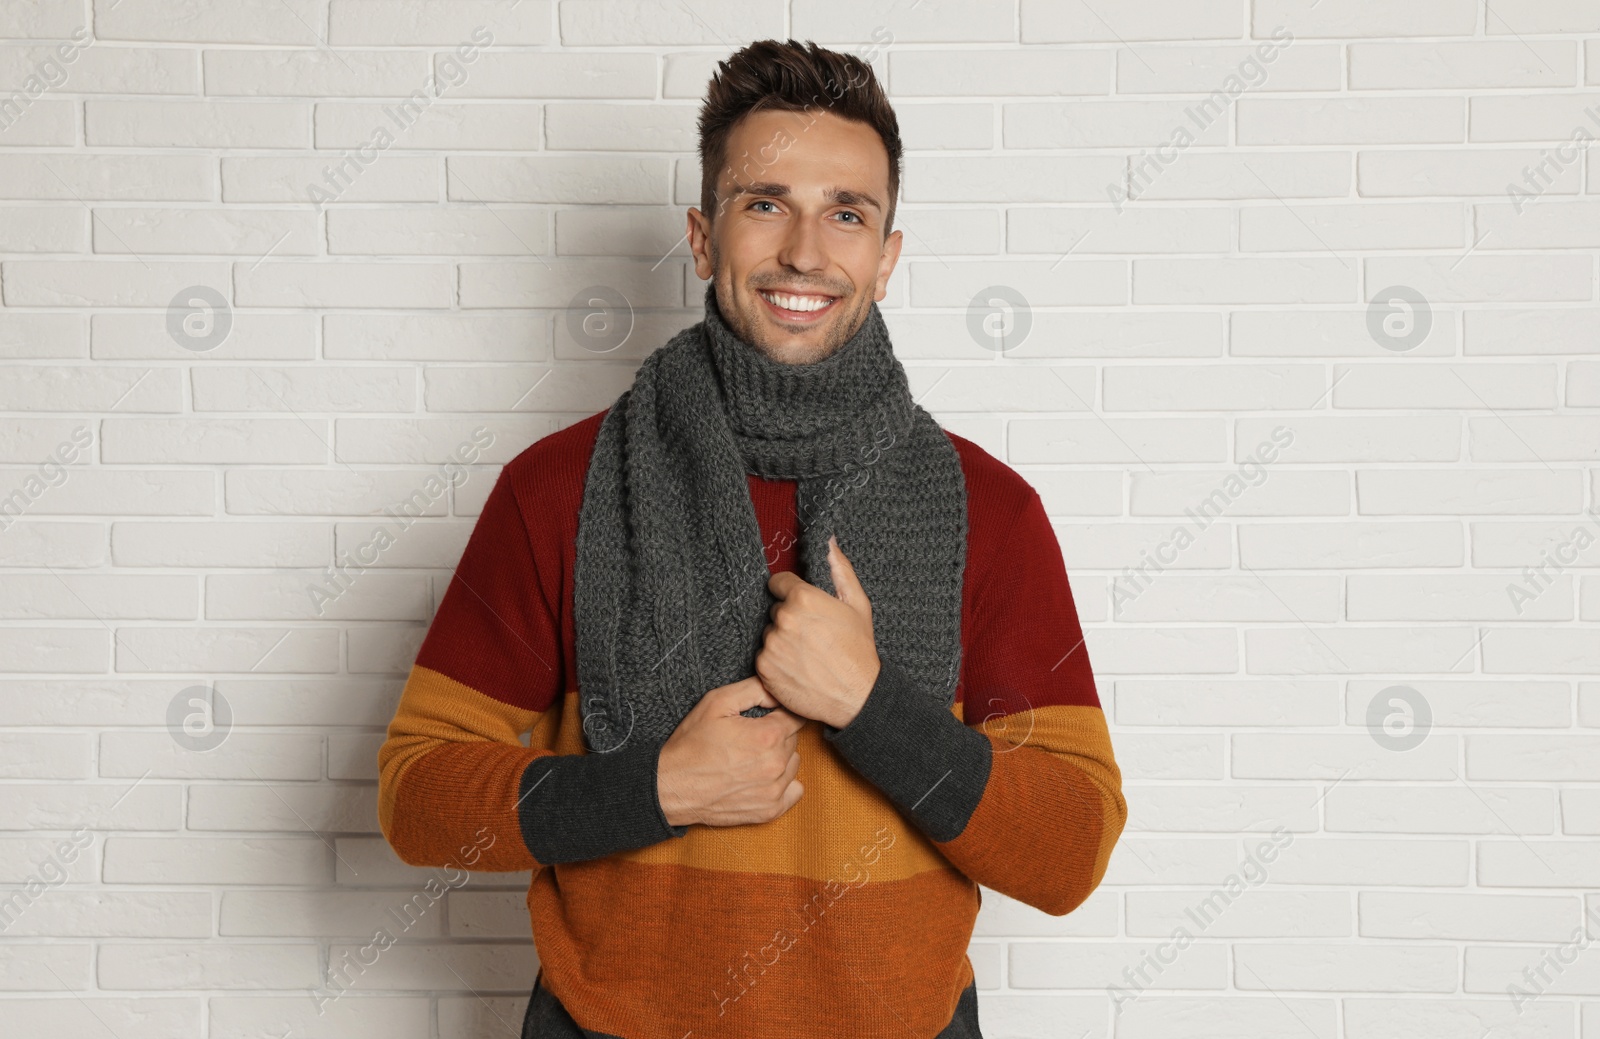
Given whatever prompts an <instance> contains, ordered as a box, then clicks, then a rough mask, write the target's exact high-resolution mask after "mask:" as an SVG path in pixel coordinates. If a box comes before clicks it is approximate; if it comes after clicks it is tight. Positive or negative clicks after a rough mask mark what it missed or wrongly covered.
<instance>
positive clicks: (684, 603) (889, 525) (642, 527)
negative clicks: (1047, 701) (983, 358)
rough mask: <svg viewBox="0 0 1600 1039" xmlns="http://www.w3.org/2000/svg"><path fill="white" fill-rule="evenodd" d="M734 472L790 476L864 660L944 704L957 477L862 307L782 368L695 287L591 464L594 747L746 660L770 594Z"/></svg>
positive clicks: (645, 731)
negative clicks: (695, 312) (854, 596)
mask: <svg viewBox="0 0 1600 1039" xmlns="http://www.w3.org/2000/svg"><path fill="white" fill-rule="evenodd" d="M747 474H755V475H757V476H761V477H765V478H768V479H786V480H795V481H797V483H798V487H797V490H796V507H797V509H798V512H799V517H800V557H801V562H802V571H803V574H802V576H804V578H805V579H806V580H807V581H809V582H810V583H811V584H814V585H816V586H817V587H819V588H822V589H823V590H824V591H828V592H830V593H831V592H833V591H834V587H833V581H832V576H831V573H830V570H829V566H828V538H829V536H830V535H833V536H836V537H837V539H838V543H839V547H840V549H841V550H842V551H843V552H844V554H845V555H846V556H847V557H848V558H849V559H850V561H851V564H852V565H853V566H854V568H855V571H856V575H857V577H858V578H859V579H860V581H861V585H862V587H863V589H865V591H866V592H867V596H868V598H869V599H870V600H871V602H872V623H873V634H874V636H875V639H876V642H877V647H878V652H879V655H880V658H882V659H883V660H885V661H892V662H893V663H894V664H895V665H897V666H898V667H899V668H900V670H901V671H902V672H903V673H904V675H905V676H906V678H907V679H908V681H909V682H910V683H911V685H912V687H913V688H915V689H917V690H918V691H919V692H920V693H921V694H922V695H926V696H927V697H929V698H931V699H932V700H933V702H935V703H936V704H938V705H939V706H941V707H946V708H947V707H949V705H950V704H951V703H953V702H954V700H955V686H956V680H957V678H958V673H959V667H960V661H961V584H962V573H963V570H964V568H965V564H966V543H967V501H966V484H965V481H964V479H963V477H962V472H961V462H960V459H959V458H958V457H957V455H956V451H955V448H954V447H953V446H952V445H951V443H950V440H949V438H948V437H947V436H946V435H945V433H944V430H942V429H941V428H940V427H939V425H938V423H937V422H935V421H934V419H933V417H932V416H931V415H929V414H928V412H927V411H925V410H924V409H923V408H921V407H919V406H918V405H917V404H916V403H915V402H914V401H913V400H912V399H911V391H910V387H909V385H908V383H907V380H906V374H905V369H904V368H903V367H902V365H901V364H900V362H899V360H898V359H897V358H896V357H895V356H894V351H893V347H892V345H891V343H890V340H889V333H888V329H887V328H886V327H885V325H884V322H883V315H882V314H881V313H880V312H879V310H878V305H877V304H876V303H873V304H871V305H870V307H869V308H868V311H867V315H866V318H865V319H864V320H863V322H862V324H861V327H860V328H859V329H858V330H857V331H856V332H855V333H854V334H853V335H852V336H851V337H850V339H848V340H847V341H846V342H845V343H844V344H842V345H841V346H840V347H839V348H838V349H837V350H835V351H834V352H833V353H832V354H830V355H828V356H827V357H826V358H824V359H822V360H820V361H816V362H814V363H810V364H798V365H790V364H784V363H782V362H779V361H775V360H772V359H771V358H769V357H767V356H766V355H765V354H763V353H762V352H761V351H760V350H758V349H756V348H755V347H753V346H751V345H750V344H749V343H746V342H744V341H742V340H741V339H740V338H739V337H738V336H737V335H736V334H735V333H734V332H733V330H732V329H731V328H729V327H728V325H727V323H726V322H725V320H724V319H723V316H722V314H721V311H720V309H719V308H718V305H717V300H716V293H715V291H714V288H713V286H711V285H708V286H707V289H706V295H705V318H704V320H702V321H701V322H699V323H697V324H695V325H692V326H690V327H689V328H686V329H684V330H683V331H682V332H680V333H679V334H678V335H676V336H674V337H673V338H672V339H671V340H670V341H669V342H668V343H667V344H666V345H665V346H663V347H661V348H660V349H658V350H656V351H654V352H653V353H651V354H650V356H649V357H647V358H646V359H645V361H644V363H643V364H642V365H641V366H640V367H639V370H638V372H637V374H636V375H635V377H634V382H633V385H632V386H631V387H630V388H629V389H628V390H626V391H624V392H623V394H622V395H621V396H620V397H619V398H618V399H617V402H616V403H615V404H614V405H613V406H612V407H611V409H610V411H609V412H608V413H607V415H606V418H605V420H604V421H603V422H602V423H601V426H600V432H599V435H598V437H597V439H596V441H595V446H594V452H593V455H592V457H591V460H590V464H589V469H588V476H587V482H586V485H585V489H584V496H583V507H582V511H581V514H580V516H579V521H578V550H577V572H576V576H575V582H576V588H575V591H574V605H575V609H576V611H577V635H578V681H579V684H580V685H581V687H582V688H583V690H584V697H583V701H582V705H583V722H584V734H585V736H586V738H587V739H588V742H589V746H590V748H591V749H592V750H595V751H601V752H606V751H611V750H615V749H617V748H618V747H620V746H622V745H623V744H624V743H627V742H629V741H630V740H635V741H642V742H646V743H659V742H662V741H664V740H666V738H667V737H668V736H670V735H671V734H672V732H673V730H674V729H676V728H677V726H678V723H679V722H680V721H682V720H683V717H684V716H685V715H686V714H688V713H689V711H690V710H692V709H693V708H694V705H695V704H696V703H698V702H699V700H700V698H701V697H702V696H704V695H705V694H706V693H707V692H708V691H709V690H712V689H715V688H717V687H719V686H724V685H727V684H729V683H732V682H736V681H738V680H740V679H743V678H746V677H749V676H750V675H753V674H755V658H756V655H757V654H758V653H759V651H760V649H761V643H762V634H763V631H764V629H765V627H766V624H767V621H768V619H769V618H770V611H771V608H772V605H773V604H774V603H775V602H776V601H777V600H776V598H775V597H774V596H773V595H772V593H771V592H770V591H769V590H768V588H767V580H768V578H769V577H770V574H769V572H768V563H767V561H768V558H769V556H770V554H771V552H770V547H769V546H767V545H766V544H764V543H763V541H762V535H761V529H760V526H759V524H758V523H757V521H756V515H755V510H754V508H753V507H752V505H751V501H750V495H749V492H748V490H747V489H746V486H745V477H746V475H747ZM767 710H768V708H761V707H753V708H750V709H749V710H748V711H746V712H745V713H746V715H748V716H751V717H756V716H759V715H761V714H765V713H766V712H767Z"/></svg>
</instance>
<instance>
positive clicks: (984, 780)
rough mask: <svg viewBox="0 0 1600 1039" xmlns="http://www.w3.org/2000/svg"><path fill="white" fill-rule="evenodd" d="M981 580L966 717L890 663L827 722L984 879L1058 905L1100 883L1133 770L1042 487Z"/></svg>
mask: <svg viewBox="0 0 1600 1039" xmlns="http://www.w3.org/2000/svg"><path fill="white" fill-rule="evenodd" d="M1003 536H1004V537H1005V538H1006V541H1007V543H1006V544H1005V546H1004V550H1003V551H999V552H996V553H995V554H994V556H993V557H992V558H993V560H994V561H993V563H992V564H991V568H990V570H989V573H988V574H987V575H986V576H985V579H984V580H983V581H982V583H981V584H980V585H979V586H978V587H977V589H976V590H975V592H974V594H975V595H976V596H977V601H976V603H975V607H976V608H975V609H974V610H973V611H972V612H971V614H970V616H973V617H975V618H976V620H975V623H974V625H973V627H974V630H973V631H972V632H971V634H970V636H969V637H968V638H967V639H966V640H965V641H966V643H967V647H968V648H967V659H966V660H965V661H964V662H963V666H962V676H963V687H964V693H963V702H962V717H961V718H957V717H956V716H955V714H953V713H952V712H950V711H947V710H945V709H943V708H941V707H939V706H938V705H937V704H935V703H934V702H933V701H932V700H931V698H929V697H927V696H923V695H920V694H919V693H918V691H917V690H916V689H914V688H912V687H911V685H910V684H909V682H908V680H907V678H906V676H905V674H904V672H903V671H901V669H900V668H899V667H897V666H896V665H895V664H894V663H893V662H892V661H889V660H882V661H881V662H882V665H883V666H882V670H881V671H880V673H879V676H878V681H877V683H876V684H875V685H874V686H873V689H872V692H871V693H870V694H869V695H868V697H867V700H866V703H865V704H863V706H862V708H861V711H860V713H859V714H858V715H857V716H856V717H855V718H854V719H853V720H852V721H851V722H850V724H848V725H846V726H845V727H844V728H842V729H835V728H833V727H832V726H824V729H823V732H824V736H825V738H826V739H828V740H829V741H830V742H832V744H833V745H834V747H836V748H837V749H838V750H839V752H840V754H841V755H842V756H843V757H844V758H845V759H846V760H847V761H848V762H850V764H851V766H852V767H854V768H855V769H856V770H857V771H859V772H861V773H862V774H863V775H864V776H865V777H866V778H867V779H868V780H869V781H871V782H872V783H873V784H874V785H876V786H877V787H878V788H879V789H880V790H882V791H883V792H884V794H885V795H886V796H887V797H889V799H890V800H891V801H893V802H894V803H895V804H896V806H897V807H899V808H900V809H901V811H903V812H905V813H906V814H907V815H908V816H909V817H910V818H911V819H912V821H913V822H914V823H915V824H916V825H917V826H918V827H919V828H920V829H921V830H922V831H923V832H924V833H926V834H927V835H928V837H929V838H930V839H931V840H932V841H933V842H934V843H935V845H936V846H937V847H938V848H939V851H940V853H941V854H943V855H944V856H945V857H946V858H947V859H949V860H950V862H951V864H952V865H954V866H955V867H956V868H957V869H960V870H961V871H962V872H963V873H965V874H966V875H967V876H968V877H970V878H971V879H972V880H974V881H976V882H977V883H979V884H982V885H984V886H985V887H988V888H991V889H993V890H995V891H999V892H1001V893H1002V894H1005V895H1009V896H1010V897H1012V898H1016V899H1018V900H1020V901H1023V902H1026V903H1028V904H1029V905H1031V906H1034V907H1035V908H1037V909H1040V910H1043V911H1044V912H1046V913H1049V914H1051V915H1052V916H1061V915H1064V914H1066V913H1069V912H1071V911H1072V910H1073V909H1075V908H1077V907H1078V906H1079V905H1080V904H1082V902H1083V901H1084V899H1086V898H1088V897H1089V894H1090V893H1091V892H1092V891H1093V890H1094V889H1095V888H1096V887H1098V886H1099V884H1100V881H1101V879H1102V878H1103V877H1104V875H1105V871H1106V866H1107V864H1108V863H1109V861H1110V858H1111V850H1112V848H1113V846H1115V844H1116V842H1117V839H1118V837H1119V836H1120V835H1121V833H1122V829H1123V826H1124V824H1125V823H1126V821H1127V814H1128V809H1127V803H1126V801H1125V800H1124V798H1123V795H1122V776H1121V772H1120V770H1119V769H1118V767H1117V764H1116V760H1115V758H1114V756H1113V754H1112V749H1111V737H1110V732H1109V730H1108V728H1107V726H1106V721H1105V714H1104V712H1103V711H1102V710H1101V707H1100V701H1099V697H1098V696H1097V694H1096V692H1095V687H1094V674H1093V672H1092V670H1091V668H1090V665H1089V653H1088V649H1087V648H1086V646H1085V645H1084V642H1083V632H1082V628H1081V626H1080V624H1079V621H1078V613H1077V608H1076V607H1075V605H1074V604H1073V601H1072V590H1071V587H1070V585H1069V583H1068V580H1067V572H1066V566H1065V564H1064V562H1063V559H1062V556H1061V546H1060V544H1059V542H1057V540H1056V537H1055V532H1054V530H1053V529H1052V528H1051V526H1050V520H1049V517H1048V516H1047V515H1046V514H1045V509H1044V503H1043V502H1042V501H1041V500H1040V499H1039V495H1038V493H1037V492H1036V491H1034V490H1033V489H1032V488H1031V487H1030V488H1028V493H1027V495H1026V500H1025V501H1024V502H1023V503H1022V504H1021V506H1020V508H1019V510H1018V512H1017V514H1016V515H1015V517H1014V518H1013V519H1012V520H1011V522H1010V523H1009V524H1008V525H1007V527H1006V528H1005V531H1004V535H1003Z"/></svg>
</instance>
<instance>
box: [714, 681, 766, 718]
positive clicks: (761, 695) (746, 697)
mask: <svg viewBox="0 0 1600 1039" xmlns="http://www.w3.org/2000/svg"><path fill="white" fill-rule="evenodd" d="M728 689H729V693H728V702H727V703H726V704H725V705H724V706H725V707H726V708H727V713H728V714H739V713H740V712H742V711H746V710H749V709H750V708H752V707H777V706H779V701H778V698H777V697H775V696H773V695H772V693H771V691H769V690H768V689H767V686H766V683H765V682H763V681H761V678H760V676H759V675H751V676H750V677H749V678H741V679H740V680H739V681H737V682H735V683H733V684H732V685H730V686H728Z"/></svg>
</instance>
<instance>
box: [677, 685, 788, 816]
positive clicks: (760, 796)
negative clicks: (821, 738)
mask: <svg viewBox="0 0 1600 1039" xmlns="http://www.w3.org/2000/svg"><path fill="white" fill-rule="evenodd" d="M752 707H771V708H773V710H771V711H770V712H768V713H767V714H764V715H762V716H761V717H760V718H746V717H744V716H742V715H741V714H740V713H739V712H740V711H745V710H749V709H750V708H752ZM804 725H805V719H804V718H796V717H795V716H794V715H792V714H790V713H789V712H788V711H786V710H784V709H783V708H782V707H781V706H779V704H778V701H777V700H774V699H773V698H772V695H771V694H770V693H768V692H767V691H766V690H765V689H763V688H762V686H761V679H759V678H757V677H756V676H754V675H751V676H750V677H749V678H743V679H740V680H739V681H737V682H733V683H731V684H729V685H724V686H718V687H717V688H715V689H713V690H711V691H710V692H709V693H707V694H706V695H705V696H703V697H701V698H700V702H699V703H697V704H695V705H694V709H693V710H691V711H690V712H689V713H688V714H687V715H685V716H684V719H683V721H681V722H679V723H678V727H677V728H676V729H674V730H673V732H672V735H671V736H670V737H669V738H668V739H667V742H666V744H665V745H664V746H662V748H661V759H660V761H659V763H658V764H657V767H656V795H657V798H658V799H659V800H660V802H661V812H662V814H663V815H665V816H666V817H667V822H668V823H670V824H672V825H673V826H687V825H689V824H690V823H704V824H705V825H707V826H739V825H743V824H745V823H764V822H766V821H767V820H769V819H776V818H777V817H778V816H780V815H782V814H783V813H784V812H787V811H788V810H789V809H790V808H792V807H793V806H794V803H795V802H796V801H798V800H800V795H801V794H802V793H804V792H805V788H804V787H802V786H801V785H800V781H799V780H798V779H796V778H795V775H796V774H797V773H798V772H799V771H800V752H799V751H798V750H797V749H796V744H797V743H798V742H799V739H800V729H801V728H802V727H803V726H804Z"/></svg>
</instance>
